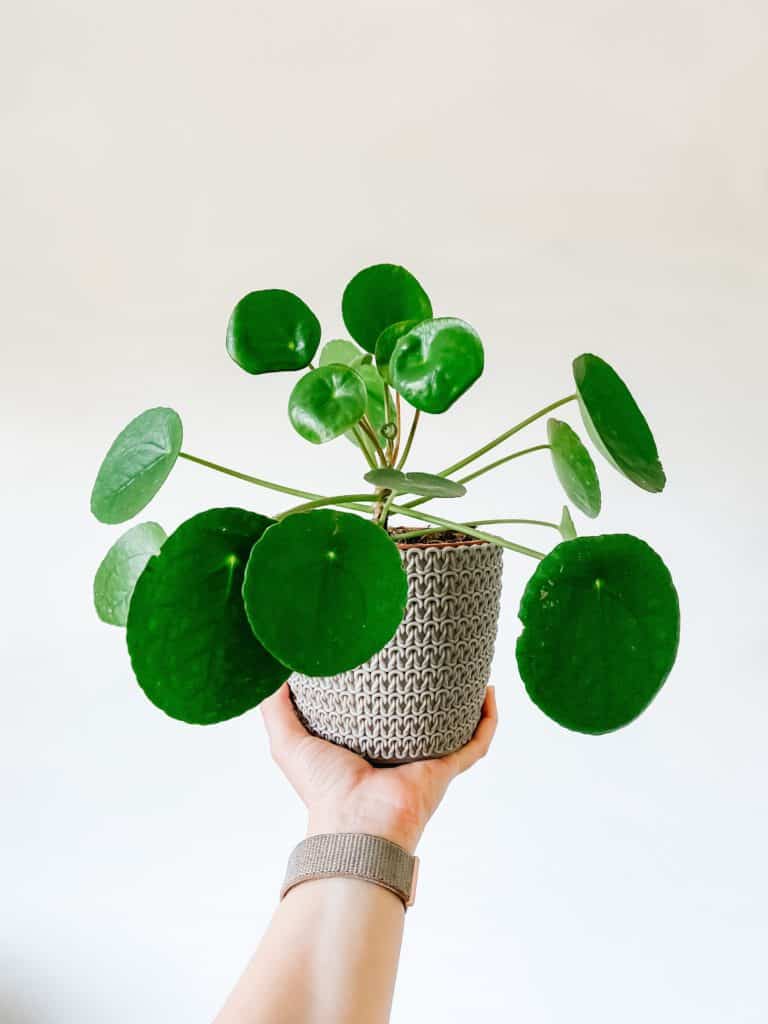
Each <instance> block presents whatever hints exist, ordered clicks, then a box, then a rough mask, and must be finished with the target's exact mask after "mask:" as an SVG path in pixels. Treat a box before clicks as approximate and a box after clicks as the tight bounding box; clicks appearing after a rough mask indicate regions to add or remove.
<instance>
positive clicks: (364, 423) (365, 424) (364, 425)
mask: <svg viewBox="0 0 768 1024" xmlns="http://www.w3.org/2000/svg"><path fill="white" fill-rule="evenodd" d="M358 426H359V427H360V429H361V430H363V431H364V432H365V434H367V436H368V437H369V438H370V439H371V443H372V444H373V446H374V447H375V449H376V453H377V454H378V456H379V458H380V459H381V464H382V466H388V465H389V463H388V462H387V456H386V455H385V454H384V449H383V448H382V447H381V445H380V444H379V439H378V438H377V437H376V432H375V431H374V429H373V427H372V426H371V424H370V422H369V421H368V418H367V417H366V416H363V418H362V419H361V420H360V421H359V423H358Z"/></svg>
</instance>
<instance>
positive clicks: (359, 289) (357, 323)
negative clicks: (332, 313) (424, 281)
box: [341, 263, 432, 352]
mask: <svg viewBox="0 0 768 1024" xmlns="http://www.w3.org/2000/svg"><path fill="white" fill-rule="evenodd" d="M341 312H342V315H343V317H344V323H345V324H346V325H347V330H348V331H349V333H350V334H351V335H352V337H353V338H354V339H355V341H356V342H358V343H359V344H360V345H362V346H363V348H365V349H367V350H368V351H369V352H373V351H374V350H375V348H376V340H377V339H378V337H379V335H380V334H381V332H382V331H383V330H384V328H385V327H389V326H390V325H391V324H395V323H398V322H399V321H401V320H423V319H424V317H428V316H432V303H431V302H430V301H429V296H428V295H427V293H426V292H425V291H424V289H423V288H422V287H421V285H420V284H419V282H418V281H417V280H416V278H415V277H414V276H413V274H411V273H409V272H408V271H407V270H406V269H405V267H399V266H396V265H395V264H393V263H378V264H376V265H375V266H373V267H366V268H365V270H361V271H360V273H359V274H356V275H355V277H353V278H352V280H351V281H350V282H349V284H348V285H347V287H346V288H345V289H344V296H343V298H342V300H341Z"/></svg>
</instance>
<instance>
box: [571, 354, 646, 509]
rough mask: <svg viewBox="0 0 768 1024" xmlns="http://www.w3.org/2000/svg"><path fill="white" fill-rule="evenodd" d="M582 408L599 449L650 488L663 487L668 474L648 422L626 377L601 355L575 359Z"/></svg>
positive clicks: (632, 478) (630, 476)
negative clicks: (628, 385) (624, 378)
mask: <svg viewBox="0 0 768 1024" xmlns="http://www.w3.org/2000/svg"><path fill="white" fill-rule="evenodd" d="M573 377H574V380H575V381H576V390H577V393H578V396H579V408H580V409H581V415H582V418H583V420H584V425H585V426H586V428H587V432H588V434H589V436H590V437H591V438H592V441H593V442H594V444H595V446H596V447H597V448H598V450H599V451H600V452H601V453H602V454H603V455H604V456H605V457H606V458H607V459H608V461H609V462H610V463H611V464H612V465H613V466H614V467H615V468H616V469H618V471H619V472H620V473H623V475H624V476H626V477H627V478H628V479H630V480H631V481H632V482H633V483H635V484H637V486H638V487H642V488H643V490H646V491H653V492H656V491H662V490H664V485H665V483H666V477H665V475H664V470H663V468H662V465H661V462H660V461H659V454H658V451H657V449H656V442H655V440H654V438H653V434H652V433H651V429H650V427H649V426H648V422H647V421H646V419H645V416H643V414H642V412H641V411H640V409H639V407H638V405H637V402H635V400H634V398H633V397H632V395H631V393H630V391H629V389H628V388H627V386H626V384H625V383H624V381H623V380H622V379H621V377H619V375H618V374H617V373H616V371H615V370H614V369H613V368H612V367H611V366H609V365H608V363H606V362H605V360H603V359H600V357H599V356H595V355H591V354H590V353H586V354H585V355H581V356H578V357H577V358H576V359H574V361H573Z"/></svg>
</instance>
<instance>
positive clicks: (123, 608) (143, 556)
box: [93, 523, 165, 626]
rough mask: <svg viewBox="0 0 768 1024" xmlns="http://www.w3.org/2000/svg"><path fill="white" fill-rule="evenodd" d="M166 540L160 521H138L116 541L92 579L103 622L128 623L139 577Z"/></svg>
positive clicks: (97, 608)
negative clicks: (158, 522)
mask: <svg viewBox="0 0 768 1024" xmlns="http://www.w3.org/2000/svg"><path fill="white" fill-rule="evenodd" d="M164 541H165V530H164V529H163V528H162V526H159V525H158V524H157V523H139V525H138V526H133V527H131V529H130V530H128V532H127V533H124V534H123V536H122V537H120V539H119V540H117V541H115V543H114V544H113V545H112V547H111V548H110V549H109V551H108V552H107V553H106V555H105V556H104V559H103V561H102V563H101V565H100V566H99V568H98V569H97V570H96V576H95V577H94V580H93V603H94V605H95V607H96V613H97V615H98V616H99V618H100V619H101V621H102V622H108V623H109V624H110V625H112V626H124V625H125V624H126V622H127V621H128V606H129V604H130V603H131V595H132V594H133V589H134V587H135V586H136V580H137V579H138V578H139V576H141V574H142V572H143V571H144V566H145V565H146V564H147V562H148V561H149V560H150V558H151V557H152V556H153V555H156V554H157V553H158V552H159V551H160V548H161V547H162V546H163V542H164Z"/></svg>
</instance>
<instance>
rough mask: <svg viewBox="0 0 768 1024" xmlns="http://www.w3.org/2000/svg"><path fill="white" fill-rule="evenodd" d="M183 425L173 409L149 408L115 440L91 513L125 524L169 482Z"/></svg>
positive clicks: (95, 490) (93, 496) (95, 488)
mask: <svg viewBox="0 0 768 1024" xmlns="http://www.w3.org/2000/svg"><path fill="white" fill-rule="evenodd" d="M182 434H183V431H182V426H181V419H180V418H179V414H178V413H176V412H174V411H173V409H164V408H157V409H147V411H146V412H143V413H141V415H139V416H137V417H136V419H134V420H131V422H130V423H129V424H128V426H127V427H126V428H125V430H123V431H122V432H121V433H120V434H118V436H117V437H116V438H115V440H114V442H113V444H112V447H111V448H110V449H109V451H108V452H107V454H106V456H105V458H104V461H103V462H102V464H101V468H100V469H99V472H98V474H97V476H96V482H95V484H94V485H93V491H92V493H91V512H93V514H94V515H95V516H96V518H97V519H98V520H100V522H102V523H124V522H125V521H126V520H127V519H132V518H133V516H135V515H136V513H137V512H141V510H142V509H143V508H144V506H145V505H148V504H149V502H150V501H151V500H152V499H153V498H154V496H155V495H156V494H157V492H158V491H159V490H160V488H161V487H162V486H163V484H164V483H165V481H166V479H167V477H168V474H169V473H170V472H171V470H172V469H173V466H174V464H175V462H176V459H177V458H178V456H179V452H180V451H181V441H182Z"/></svg>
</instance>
